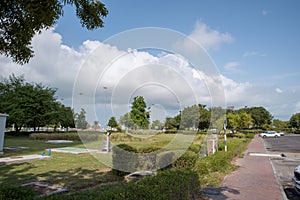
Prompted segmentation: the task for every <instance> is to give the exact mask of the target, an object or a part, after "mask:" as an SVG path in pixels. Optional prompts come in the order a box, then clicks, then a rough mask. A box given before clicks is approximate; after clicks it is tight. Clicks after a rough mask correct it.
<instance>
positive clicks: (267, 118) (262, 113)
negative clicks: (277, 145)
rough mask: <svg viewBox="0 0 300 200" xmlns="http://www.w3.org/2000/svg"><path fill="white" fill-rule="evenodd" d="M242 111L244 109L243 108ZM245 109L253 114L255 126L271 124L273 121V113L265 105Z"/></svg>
mask: <svg viewBox="0 0 300 200" xmlns="http://www.w3.org/2000/svg"><path fill="white" fill-rule="evenodd" d="M240 111H243V109H241V110H240ZM244 111H245V112H246V113H248V114H250V115H251V117H252V119H253V125H254V126H255V127H263V126H264V125H270V124H271V122H272V118H273V117H272V115H271V114H270V113H269V111H267V110H266V109H265V108H264V107H252V108H245V109H244Z"/></svg>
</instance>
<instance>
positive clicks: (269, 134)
mask: <svg viewBox="0 0 300 200" xmlns="http://www.w3.org/2000/svg"><path fill="white" fill-rule="evenodd" d="M259 136H260V137H263V138H266V137H275V138H277V137H280V133H277V132H276V131H266V132H263V133H261V134H259Z"/></svg>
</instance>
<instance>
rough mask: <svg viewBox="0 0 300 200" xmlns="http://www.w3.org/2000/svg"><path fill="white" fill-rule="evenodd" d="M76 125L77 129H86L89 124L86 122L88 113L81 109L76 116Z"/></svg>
mask: <svg viewBox="0 0 300 200" xmlns="http://www.w3.org/2000/svg"><path fill="white" fill-rule="evenodd" d="M75 125H76V128H79V129H86V128H87V126H88V122H87V121H86V111H85V110H84V109H83V108H81V110H80V113H76V114H75Z"/></svg>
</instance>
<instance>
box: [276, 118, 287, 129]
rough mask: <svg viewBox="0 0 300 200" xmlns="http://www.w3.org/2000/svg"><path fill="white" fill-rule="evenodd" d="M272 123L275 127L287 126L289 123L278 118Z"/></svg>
mask: <svg viewBox="0 0 300 200" xmlns="http://www.w3.org/2000/svg"><path fill="white" fill-rule="evenodd" d="M272 125H273V126H274V127H276V128H288V127H289V125H290V123H289V121H282V120H280V119H274V120H273V122H272Z"/></svg>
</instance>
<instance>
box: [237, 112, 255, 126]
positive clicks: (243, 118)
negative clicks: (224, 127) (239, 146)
mask: <svg viewBox="0 0 300 200" xmlns="http://www.w3.org/2000/svg"><path fill="white" fill-rule="evenodd" d="M252 125H253V119H252V117H251V115H250V114H248V113H246V112H241V113H239V117H238V126H239V128H250V126H252Z"/></svg>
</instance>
